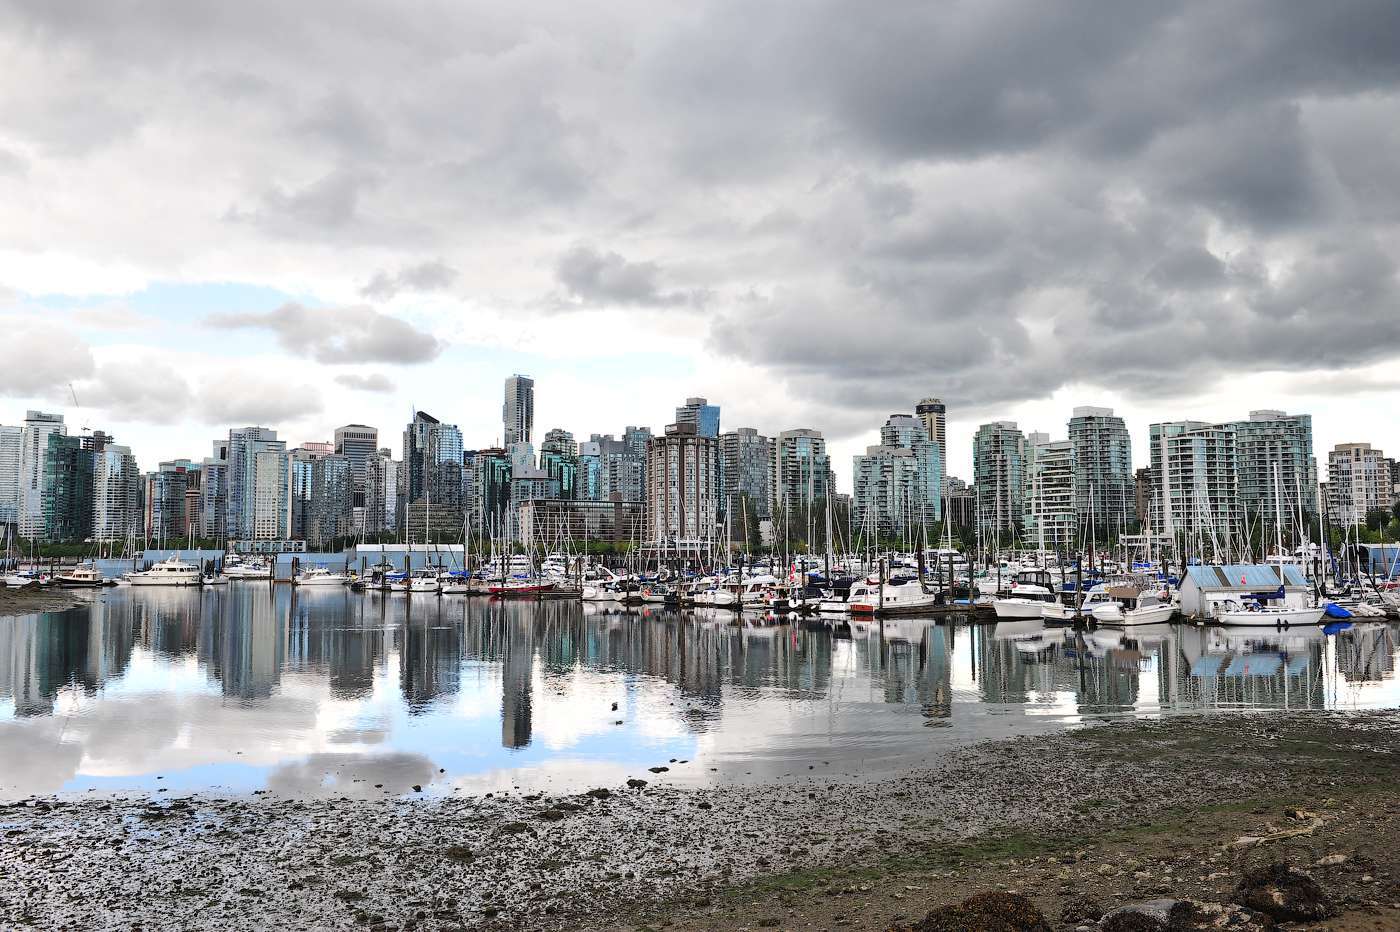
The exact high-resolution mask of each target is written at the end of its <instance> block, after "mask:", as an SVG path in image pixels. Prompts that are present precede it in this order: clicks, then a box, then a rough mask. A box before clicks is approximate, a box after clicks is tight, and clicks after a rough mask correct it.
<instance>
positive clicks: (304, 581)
mask: <svg viewBox="0 0 1400 932" xmlns="http://www.w3.org/2000/svg"><path fill="white" fill-rule="evenodd" d="M349 581H350V577H349V576H346V575H345V574H344V573H332V572H331V571H330V570H328V569H326V568H325V567H324V566H309V567H307V568H306V569H304V570H302V571H301V572H300V573H298V574H297V575H296V576H295V577H294V578H293V579H292V582H293V583H294V584H295V585H298V586H343V585H345V584H346V583H348V582H349Z"/></svg>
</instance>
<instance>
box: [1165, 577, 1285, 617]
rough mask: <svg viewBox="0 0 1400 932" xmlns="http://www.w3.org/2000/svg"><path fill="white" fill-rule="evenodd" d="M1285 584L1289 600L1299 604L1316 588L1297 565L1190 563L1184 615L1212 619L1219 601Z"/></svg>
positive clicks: (1185, 581) (1183, 586)
mask: <svg viewBox="0 0 1400 932" xmlns="http://www.w3.org/2000/svg"><path fill="white" fill-rule="evenodd" d="M1279 586H1283V591H1284V596H1285V597H1286V599H1287V601H1289V602H1293V603H1296V602H1298V601H1299V600H1301V599H1303V598H1305V597H1306V596H1307V595H1308V593H1309V592H1311V591H1312V587H1311V585H1309V583H1308V580H1307V577H1305V576H1304V575H1303V573H1302V570H1300V569H1299V568H1298V567H1296V566H1283V567H1278V566H1273V565H1267V566H1265V565H1259V564H1253V563H1239V564H1235V565H1230V566H1188V567H1187V568H1186V578H1185V579H1183V580H1182V581H1181V590H1180V593H1179V594H1180V596H1181V614H1183V615H1185V616H1186V617H1188V618H1209V617H1211V615H1212V611H1211V607H1212V605H1213V604H1214V603H1216V602H1227V601H1230V602H1237V603H1238V602H1239V601H1240V600H1241V599H1242V598H1243V597H1245V596H1247V595H1250V594H1251V593H1256V592H1258V593H1270V592H1277V591H1278V588H1279Z"/></svg>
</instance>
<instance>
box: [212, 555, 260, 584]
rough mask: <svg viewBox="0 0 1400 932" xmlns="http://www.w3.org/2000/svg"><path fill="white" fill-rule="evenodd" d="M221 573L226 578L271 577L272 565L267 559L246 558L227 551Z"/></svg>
mask: <svg viewBox="0 0 1400 932" xmlns="http://www.w3.org/2000/svg"><path fill="white" fill-rule="evenodd" d="M220 575H222V576H223V577H224V578H225V579H271V578H272V566H271V565H270V564H269V563H267V562H266V561H265V560H261V559H256V558H255V559H252V560H244V559H243V558H242V557H240V556H239V555H238V554H236V553H227V554H224V565H223V568H222V570H221V571H220Z"/></svg>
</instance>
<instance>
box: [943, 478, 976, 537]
mask: <svg viewBox="0 0 1400 932" xmlns="http://www.w3.org/2000/svg"><path fill="white" fill-rule="evenodd" d="M945 484H946V487H947V505H948V512H947V514H948V523H949V524H950V525H952V526H953V527H955V528H960V529H961V528H970V527H972V526H973V524H974V523H975V522H976V520H977V493H976V491H975V490H974V489H972V488H971V487H970V486H969V485H968V484H967V483H966V482H964V481H963V480H961V479H959V478H958V477H957V476H949V477H948V478H947V480H946V482H945Z"/></svg>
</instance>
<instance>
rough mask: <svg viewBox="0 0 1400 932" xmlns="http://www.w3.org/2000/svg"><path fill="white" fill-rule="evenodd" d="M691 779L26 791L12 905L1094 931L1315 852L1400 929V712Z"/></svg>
mask: <svg viewBox="0 0 1400 932" xmlns="http://www.w3.org/2000/svg"><path fill="white" fill-rule="evenodd" d="M669 766H683V764H681V763H680V762H676V763H674V764H671V765H669ZM668 773H669V771H666V770H661V771H660V772H658V773H654V774H646V777H645V780H643V779H642V778H640V777H639V778H634V779H633V780H631V781H629V783H630V785H623V786H616V787H597V788H595V789H594V790H591V791H589V792H588V793H584V794H579V795H577V796H545V795H540V794H531V795H519V794H495V795H491V794H488V795H486V796H481V797H476V798H465V799H457V798H449V799H433V800H427V799H423V798H421V797H419V796H418V794H416V793H414V792H413V790H412V788H408V787H406V788H404V789H405V791H406V793H405V795H404V796H402V797H397V798H394V799H392V800H388V801H384V802H374V801H362V800H325V801H322V800H316V801H301V800H287V799H276V798H272V797H269V796H265V795H259V796H254V797H252V798H235V799H228V798H214V797H203V796H194V797H182V798H169V797H171V796H174V795H175V794H166V793H157V794H154V795H153V797H151V798H143V799H111V798H101V799H99V798H92V796H91V794H89V795H87V796H85V797H84V798H81V799H71V798H70V799H62V798H60V799H29V800H23V801H19V802H16V803H12V804H8V805H6V806H5V807H4V808H0V876H3V877H5V878H6V880H5V882H4V883H3V884H0V925H3V926H4V927H7V928H8V927H15V926H22V927H28V928H66V927H85V928H116V927H121V928H127V929H129V928H137V927H139V928H176V927H178V928H219V929H265V928H284V927H299V928H340V927H360V928H375V929H389V928H394V929H410V928H418V929H438V928H493V929H494V928H503V929H504V928H511V929H516V928H519V929H561V928H571V929H572V928H662V927H667V928H673V929H701V928H707V929H709V928H715V929H729V928H732V929H740V928H793V929H796V928H828V929H834V928H918V929H935V928H937V929H945V928H949V929H951V928H958V927H960V926H955V925H948V924H947V923H946V922H944V921H943V920H942V919H940V920H938V921H937V922H936V923H935V924H933V925H928V924H920V923H926V922H927V921H929V917H928V912H929V911H930V910H935V909H937V908H939V907H943V906H945V905H948V904H953V903H958V902H960V901H963V900H965V899H966V898H967V897H968V896H969V895H971V894H975V893H981V892H1003V893H1015V894H1017V895H1021V896H1024V897H1026V898H1027V902H1028V903H1029V904H1030V907H1031V908H1033V909H1034V910H1036V911H1037V915H1041V916H1048V917H1051V918H1050V919H1048V920H1046V922H1047V923H1048V924H1047V925H1046V926H1045V927H1046V928H1066V929H1078V928H1081V927H1086V926H1087V927H1094V926H1095V923H1096V922H1098V920H1099V919H1100V917H1101V916H1102V915H1103V914H1105V913H1108V912H1111V911H1112V910H1113V909H1114V908H1117V907H1119V906H1122V905H1123V904H1126V903H1130V902H1135V901H1139V900H1148V899H1163V898H1172V899H1191V900H1194V901H1196V902H1200V903H1222V902H1226V901H1228V900H1229V898H1230V896H1231V894H1232V892H1233V891H1234V890H1235V888H1236V887H1237V885H1238V884H1239V882H1240V880H1241V878H1242V877H1243V872H1244V871H1245V870H1246V869H1247V868H1249V867H1251V866H1261V865H1263V864H1266V863H1272V862H1273V861H1275V860H1278V859H1280V858H1287V859H1289V860H1292V861H1293V862H1295V863H1298V864H1300V865H1302V864H1306V866H1308V867H1309V869H1310V870H1314V871H1321V872H1323V873H1325V874H1328V875H1330V876H1329V877H1326V878H1324V883H1326V884H1328V885H1330V886H1331V887H1332V888H1333V890H1332V892H1330V893H1329V896H1330V897H1331V899H1332V900H1333V901H1335V902H1336V904H1337V909H1338V910H1339V911H1340V912H1341V915H1342V917H1343V919H1342V920H1340V921H1343V922H1350V921H1352V920H1353V918H1355V916H1359V917H1361V918H1360V919H1359V920H1358V921H1363V922H1364V921H1366V919H1367V917H1368V916H1369V915H1370V913H1369V912H1368V911H1374V912H1375V918H1376V921H1377V922H1381V923H1383V924H1381V925H1376V926H1374V927H1375V928H1394V927H1397V926H1400V906H1397V905H1392V904H1400V889H1398V888H1397V886H1396V877H1395V875H1394V873H1392V872H1391V868H1392V867H1393V865H1392V864H1391V863H1388V861H1389V852H1390V851H1391V850H1393V848H1394V844H1395V841H1396V839H1397V838H1400V779H1397V777H1400V718H1397V716H1395V715H1394V714H1393V713H1392V714H1347V715H1343V714H1332V713H1309V714H1298V715H1288V716H1274V715H1243V714H1242V715H1233V716H1213V717H1203V718H1181V719H1173V720H1170V721H1167V722H1158V723H1147V724H1126V725H1111V726H1101V727H1095V728H1086V729H1082V730H1079V731H1075V732H1070V733H1067V734H1062V735H1056V736H1053V737H1048V738H1034V739H1018V740H1013V741H1006V742H997V743H988V744H982V745H977V746H974V747H971V748H968V749H965V750H962V751H958V752H956V753H953V754H951V755H949V757H948V758H947V759H946V760H945V761H944V762H943V763H942V764H941V765H940V766H938V767H937V768H934V769H931V770H925V771H920V772H916V773H910V774H908V775H905V776H902V777H899V778H897V779H890V780H881V781H874V782H835V781H828V780H821V779H817V778H813V779H812V780H810V781H809V782H807V783H802V784H796V785H783V786H772V787H752V786H745V787H737V786H736V787H725V788H719V789H709V790H681V789H676V788H672V787H669V786H668V785H667V782H666V781H667V774H668ZM1386 845H1389V846H1390V847H1385V846H1386ZM1337 856H1341V857H1342V859H1341V860H1337V859H1336V858H1337ZM1329 857H1330V858H1333V861H1330V862H1329V861H1326V860H1325V859H1327V858H1329ZM1319 864H1322V865H1323V866H1322V867H1318V866H1317V865H1319ZM1337 878H1341V880H1342V881H1345V882H1339V881H1338V880H1337ZM1363 878H1365V879H1364V880H1363ZM1075 903H1079V904H1080V907H1079V912H1078V913H1076V912H1075V911H1074V908H1073V907H1074V904H1075ZM1085 904H1088V905H1085ZM1095 911H1099V913H1100V915H1099V916H1095V915H1093V913H1094V912H1095ZM1353 914H1355V916H1354V915H1353ZM1066 917H1068V918H1066ZM945 918H947V917H945ZM1124 921H1127V920H1124ZM1144 921H1145V920H1144ZM1329 921H1332V922H1335V921H1338V920H1329ZM1384 923H1389V925H1386V924H1384ZM961 927H967V928H972V927H974V926H971V925H966V926H961ZM987 927H988V928H1018V927H1019V926H987ZM1163 927H1165V926H1163ZM1336 927H1337V928H1367V927H1368V926H1365V925H1364V924H1363V925H1354V926H1346V925H1342V926H1336ZM1026 928H1036V926H1033V925H1032V926H1026ZM1124 928H1129V927H1127V926H1124ZM1133 928H1154V927H1153V926H1150V925H1139V926H1135V927H1133Z"/></svg>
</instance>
